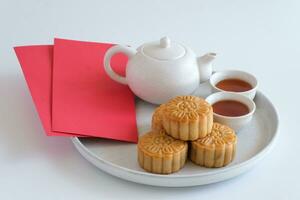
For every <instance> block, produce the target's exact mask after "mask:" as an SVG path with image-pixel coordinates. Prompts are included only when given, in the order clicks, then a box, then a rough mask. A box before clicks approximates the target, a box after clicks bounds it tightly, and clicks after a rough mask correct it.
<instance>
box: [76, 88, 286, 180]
mask: <svg viewBox="0 0 300 200" xmlns="http://www.w3.org/2000/svg"><path fill="white" fill-rule="evenodd" d="M257 94H258V95H261V96H262V97H263V98H265V99H267V101H269V103H270V106H271V107H272V109H273V110H274V112H275V121H276V127H275V130H274V134H273V136H272V138H271V140H270V141H269V143H268V144H267V145H266V146H265V147H264V148H263V149H261V150H260V151H259V152H258V153H257V154H255V155H254V156H252V157H251V158H250V159H248V160H246V161H244V162H241V163H239V164H236V165H232V166H228V167H226V168H223V169H219V170H217V171H210V172H205V173H203V174H187V175H181V174H174V175H171V176H168V175H167V176H166V175H163V174H152V173H149V172H143V171H136V170H133V169H129V168H126V167H123V166H120V165H117V164H114V163H112V162H109V161H107V160H105V159H102V158H101V157H98V156H97V155H96V154H95V153H93V152H92V151H90V150H89V149H88V148H87V147H85V146H84V145H83V144H82V143H81V142H80V140H79V138H78V137H72V138H71V141H72V142H73V144H74V145H75V147H76V149H77V150H78V151H79V153H80V154H81V155H82V152H81V151H80V150H79V149H78V148H81V149H82V150H83V151H84V152H85V153H86V154H87V155H86V156H90V157H91V158H93V159H96V160H97V161H100V162H102V163H103V164H105V165H107V166H108V167H113V168H115V169H116V170H121V171H125V172H127V173H130V174H133V175H138V176H147V177H151V178H168V179H178V178H179V179H182V178H195V177H198V178H200V177H207V176H215V175H219V174H224V173H227V172H229V171H234V170H236V169H240V168H243V167H246V166H249V165H251V163H254V162H255V161H258V160H259V159H261V158H263V157H264V156H265V155H266V154H267V153H268V152H270V150H271V149H272V147H273V146H274V144H275V142H276V140H277V138H278V135H279V122H280V120H279V115H278V111H277V109H276V107H275V106H274V104H273V103H272V102H271V101H270V99H269V98H268V97H267V96H266V95H265V94H263V93H262V92H260V91H257ZM82 156H83V157H85V158H86V156H85V155H82ZM88 161H89V162H91V163H92V164H94V165H95V163H93V162H92V161H90V160H88ZM97 168H99V169H101V170H103V171H105V172H107V171H106V170H105V169H103V168H101V167H98V166H97ZM107 173H109V172H107ZM127 180H129V179H127ZM224 180H225V179H224ZM145 184H146V183H145Z"/></svg>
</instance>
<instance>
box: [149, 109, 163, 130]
mask: <svg viewBox="0 0 300 200" xmlns="http://www.w3.org/2000/svg"><path fill="white" fill-rule="evenodd" d="M164 107H165V104H161V105H160V106H159V107H157V108H156V109H155V110H154V113H153V115H152V123H151V127H152V131H156V132H159V131H160V130H162V129H163V125H162V117H163V112H164V111H163V110H164Z"/></svg>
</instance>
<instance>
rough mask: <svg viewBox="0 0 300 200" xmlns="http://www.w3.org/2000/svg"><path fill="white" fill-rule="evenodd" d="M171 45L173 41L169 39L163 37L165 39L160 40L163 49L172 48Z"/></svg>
mask: <svg viewBox="0 0 300 200" xmlns="http://www.w3.org/2000/svg"><path fill="white" fill-rule="evenodd" d="M170 43H171V40H170V38H168V37H163V38H161V39H160V46H161V47H162V48H168V47H170Z"/></svg>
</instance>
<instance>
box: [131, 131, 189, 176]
mask: <svg viewBox="0 0 300 200" xmlns="http://www.w3.org/2000/svg"><path fill="white" fill-rule="evenodd" d="M137 149H138V162H139V165H140V166H141V167H142V168H143V169H145V170H146V171H148V172H151V173H157V174H170V173H173V172H176V171H178V170H179V169H181V168H182V167H183V166H184V164H185V162H186V159H187V150H188V144H187V142H185V141H181V140H176V139H174V138H172V137H170V136H168V135H167V134H165V132H164V130H161V131H160V132H153V131H151V132H149V133H146V134H145V135H143V136H141V137H140V138H139V142H138V145H137Z"/></svg>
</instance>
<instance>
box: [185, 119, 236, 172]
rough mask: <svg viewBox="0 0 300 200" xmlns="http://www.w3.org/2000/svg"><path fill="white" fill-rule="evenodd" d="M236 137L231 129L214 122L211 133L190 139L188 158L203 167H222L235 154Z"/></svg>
mask: <svg viewBox="0 0 300 200" xmlns="http://www.w3.org/2000/svg"><path fill="white" fill-rule="evenodd" d="M236 143H237V137H236V135H235V132H234V130H233V129H231V128H229V127H228V126H225V125H222V124H219V123H214V124H213V128H212V131H211V133H209V134H208V135H206V136H205V137H204V138H200V139H198V140H195V141H192V142H191V146H190V159H191V160H192V161H193V162H194V163H195V164H197V165H200V166H203V167H223V166H226V165H228V164H229V163H230V162H231V161H232V160H233V159H234V156H235V152H236Z"/></svg>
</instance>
